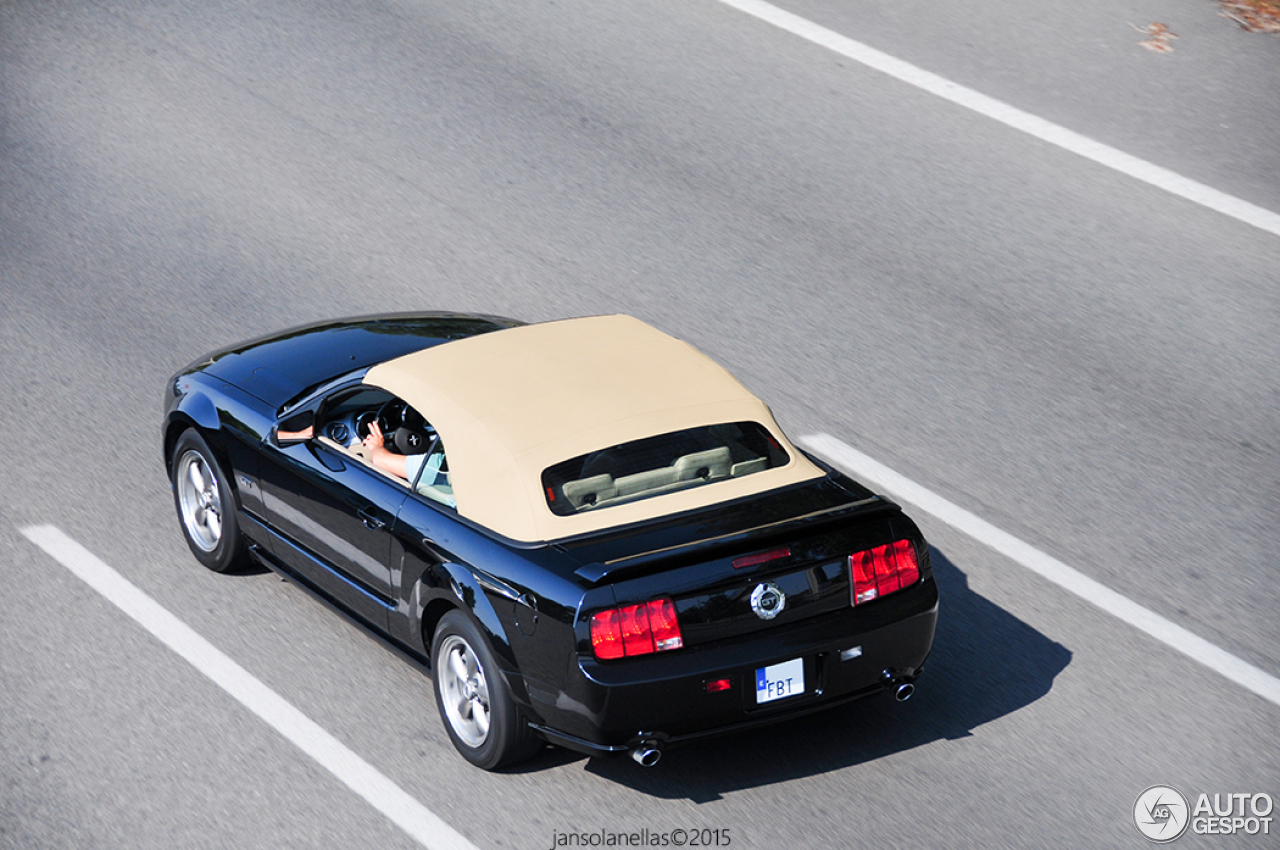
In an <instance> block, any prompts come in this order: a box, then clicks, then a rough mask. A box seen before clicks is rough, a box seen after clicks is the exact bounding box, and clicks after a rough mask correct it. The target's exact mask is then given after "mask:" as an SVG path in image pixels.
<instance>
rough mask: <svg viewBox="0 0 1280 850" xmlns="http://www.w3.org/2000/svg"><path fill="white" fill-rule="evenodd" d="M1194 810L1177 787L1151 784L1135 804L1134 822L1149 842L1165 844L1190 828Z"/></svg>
mask: <svg viewBox="0 0 1280 850" xmlns="http://www.w3.org/2000/svg"><path fill="white" fill-rule="evenodd" d="M1190 821H1191V812H1190V810H1189V809H1188V807H1187V798H1186V797H1184V796H1182V794H1181V792H1179V791H1178V789H1177V788H1170V787H1169V786H1168V785H1152V786H1151V787H1150V788H1148V789H1147V790H1146V791H1143V792H1142V793H1141V794H1139V795H1138V800H1137V802H1135V803H1134V804H1133V822H1134V824H1136V825H1137V827H1138V831H1139V832H1141V833H1142V835H1143V837H1144V838H1146V839H1147V840H1148V841H1154V842H1156V843H1157V844H1164V843H1166V842H1169V841H1173V840H1174V839H1175V838H1177V837H1178V836H1180V835H1182V833H1184V832H1186V831H1187V824H1188V823H1190Z"/></svg>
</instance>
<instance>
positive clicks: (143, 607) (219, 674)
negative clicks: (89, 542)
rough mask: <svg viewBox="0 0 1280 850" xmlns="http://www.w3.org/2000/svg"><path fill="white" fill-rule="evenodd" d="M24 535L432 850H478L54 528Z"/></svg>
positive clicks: (34, 529) (27, 530) (36, 529)
mask: <svg viewBox="0 0 1280 850" xmlns="http://www.w3.org/2000/svg"><path fill="white" fill-rule="evenodd" d="M22 533H23V534H24V535H25V536H26V537H27V539H29V540H30V541H31V542H33V543H35V544H36V545H37V546H39V547H40V548H41V549H43V550H44V551H45V552H47V553H48V554H49V555H50V556H52V557H53V558H54V559H55V560H57V561H58V562H59V563H61V564H62V565H63V566H64V567H66V568H67V569H68V570H70V571H71V572H72V573H74V574H75V575H76V576H77V577H79V578H80V579H82V580H83V581H84V582H85V583H86V584H88V585H89V586H90V587H92V588H93V589H94V590H96V591H97V592H98V593H100V594H102V595H103V596H104V597H106V599H107V600H108V601H109V602H110V603H111V604H112V605H115V606H116V607H117V608H119V609H120V610H121V611H123V612H124V613H126V614H128V615H129V616H130V617H131V618H133V620H134V621H136V622H137V623H138V625H140V626H142V627H143V628H144V629H146V630H147V631H149V632H151V634H152V635H154V636H155V637H156V638H157V639H158V640H159V641H160V642H161V643H163V644H164V645H165V646H167V647H169V648H170V649H171V650H173V651H174V652H176V653H177V654H178V655H180V656H182V657H183V658H184V659H186V661H187V662H188V663H190V664H191V665H192V666H193V667H195V668H196V669H197V670H199V671H200V672H201V673H203V674H204V675H205V676H207V677H208V678H209V679H210V680H212V681H213V682H214V683H215V684H216V685H218V687H220V688H222V689H223V690H224V691H226V692H227V693H228V694H230V695H231V696H233V697H235V698H236V699H237V700H238V701H239V702H240V703H241V704H242V705H244V707H245V708H247V709H249V710H250V711H252V712H253V713H254V714H256V715H258V717H260V718H261V719H262V720H264V721H266V723H267V724H268V725H269V726H271V727H272V728H273V729H275V730H276V731H277V732H279V733H280V734H281V735H283V736H284V737H285V738H287V739H288V740H289V741H291V742H292V743H293V744H294V745H295V746H297V747H298V749H300V750H302V751H303V752H304V753H306V754H307V755H309V756H310V757H311V758H313V759H315V760H316V761H317V762H318V763H319V764H320V766H321V767H323V768H324V769H325V770H327V771H329V772H330V773H332V774H333V775H334V776H335V777H337V778H338V779H339V780H340V781H341V782H342V783H343V784H344V785H346V786H347V787H348V788H350V789H351V790H352V791H354V792H355V793H356V794H358V795H359V796H360V797H362V798H363V799H364V800H365V801H366V802H368V803H369V804H370V805H371V806H373V807H374V808H375V809H377V810H378V811H379V812H381V813H382V814H383V815H385V816H386V817H387V818H388V819H389V820H390V821H391V822H392V823H394V824H395V825H396V826H398V827H400V828H401V829H402V830H404V831H405V832H406V833H407V834H408V835H409V836H410V837H411V838H413V839H415V840H416V841H417V842H418V843H419V844H421V845H422V846H423V847H426V848H429V850H477V848H476V846H475V845H474V844H472V843H471V842H470V841H468V840H467V839H466V838H464V837H463V836H462V835H461V834H460V833H458V832H456V831H455V830H454V829H453V828H452V827H451V826H449V825H448V824H447V823H445V822H444V821H442V820H441V819H440V818H439V817H437V816H436V815H435V814H434V813H433V812H432V811H431V810H430V809H428V808H427V807H426V806H424V805H422V803H420V802H418V801H417V800H416V799H414V798H413V797H412V796H410V795H409V794H408V793H407V792H406V791H405V790H404V789H403V788H401V787H400V786H399V785H397V784H395V783H394V782H392V781H391V780H390V779H388V778H387V777H386V776H385V775H384V774H383V773H381V772H380V771H379V770H378V769H377V768H375V767H374V766H373V765H371V764H369V763H368V762H367V761H365V760H364V759H362V758H361V757H360V756H358V755H356V753H355V752H353V751H352V750H351V749H349V748H348V747H347V746H346V745H344V744H343V743H342V742H341V741H339V740H338V739H337V738H335V737H333V735H331V734H329V733H328V732H326V731H325V730H324V729H323V728H322V727H321V726H320V725H319V724H317V723H316V722H315V721H314V720H312V719H311V718H309V717H307V716H306V715H305V714H303V713H302V712H301V711H299V710H298V709H297V708H295V707H294V706H293V705H292V704H291V703H290V702H289V701H288V700H286V699H285V698H284V697H282V696H280V695H279V694H277V693H276V692H275V691H273V690H271V689H270V688H268V687H267V686H266V685H265V684H263V683H262V682H261V681H260V680H259V679H257V678H256V677H254V676H253V675H252V674H250V673H249V672H248V671H247V670H245V669H244V668H243V667H241V666H240V665H239V664H237V663H236V662H235V661H233V660H231V658H229V657H228V656H227V655H226V654H224V653H223V652H222V651H221V650H219V649H218V648H217V647H215V646H214V645H213V644H211V643H209V642H208V641H207V640H205V639H204V638H202V637H201V636H200V635H199V634H197V633H196V632H195V630H193V629H192V628H191V627H190V626H188V625H187V624H186V623H184V622H182V621H181V620H179V619H178V618H177V617H175V616H174V615H173V614H171V613H169V611H168V609H166V608H165V607H163V606H162V605H160V603H158V602H156V601H155V600H154V599H152V598H151V597H150V596H148V595H147V594H146V593H143V592H142V591H141V590H140V589H138V587H137V586H136V585H134V584H132V583H131V582H130V581H129V580H128V579H126V578H125V577H124V576H122V575H120V573H118V572H116V571H115V570H114V569H112V568H111V567H109V566H108V565H107V564H105V563H104V562H103V561H101V560H100V559H99V558H98V557H97V556H96V555H94V554H93V553H92V552H90V551H89V550H88V549H86V548H84V547H83V546H81V545H80V544H79V543H77V542H76V541H75V540H72V539H71V538H70V537H68V536H67V535H66V534H64V533H63V532H62V531H61V530H60V529H58V528H56V527H54V526H51V525H40V526H33V527H31V528H24V529H23V530H22Z"/></svg>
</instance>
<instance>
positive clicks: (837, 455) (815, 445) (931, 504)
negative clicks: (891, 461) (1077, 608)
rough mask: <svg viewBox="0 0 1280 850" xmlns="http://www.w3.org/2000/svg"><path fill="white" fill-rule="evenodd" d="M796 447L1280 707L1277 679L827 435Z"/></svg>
mask: <svg viewBox="0 0 1280 850" xmlns="http://www.w3.org/2000/svg"><path fill="white" fill-rule="evenodd" d="M798 442H800V443H801V444H802V445H804V446H805V447H807V448H809V449H811V450H812V451H813V452H814V453H816V454H820V455H823V456H824V457H826V458H827V459H829V460H830V461H832V462H833V463H835V464H836V465H837V466H839V467H841V468H843V469H845V470H847V471H849V472H850V473H852V474H853V475H854V477H856V478H860V479H862V480H863V481H865V482H869V483H874V484H876V485H878V486H880V487H883V488H884V489H885V491H886V492H887V493H888V494H890V495H892V496H895V497H897V498H900V499H902V500H903V501H906V502H910V503H911V504H913V505H915V506H917V507H919V508H920V509H922V510H924V511H926V512H927V513H930V514H933V516H935V517H937V518H938V519H940V520H942V521H943V522H945V523H946V524H947V525H950V526H952V527H953V528H956V529H959V530H960V531H962V532H964V533H965V534H967V535H969V536H970V537H972V538H973V539H974V540H977V541H978V542H979V543H982V544H983V545H985V546H988V547H990V548H992V549H994V550H995V551H997V552H999V553H1000V554H1001V555H1004V556H1005V557H1006V558H1008V559H1010V560H1011V561H1014V562H1015V563H1018V564H1021V565H1022V566H1024V567H1026V568H1027V569H1029V570H1031V571H1032V572H1033V573H1036V574H1037V575H1039V576H1042V577H1043V578H1046V579H1048V580H1049V581H1051V582H1053V583H1054V584H1056V585H1058V586H1059V587H1061V588H1064V589H1065V590H1069V591H1070V592H1072V593H1074V594H1075V595H1076V596H1079V597H1080V598H1081V599H1083V600H1085V601H1086V602H1089V603H1090V604H1092V605H1095V606H1097V607H1098V608H1101V609H1102V610H1103V611H1105V612H1106V613H1108V614H1111V615H1112V616H1114V617H1118V618H1119V619H1121V620H1123V621H1124V622H1126V623H1128V624H1129V625H1131V626H1133V627H1134V628H1137V629H1139V630H1141V631H1143V632H1146V633H1147V634H1148V635H1150V636H1151V637H1153V638H1155V639H1156V640H1158V641H1160V642H1161V643H1163V644H1166V645H1168V646H1170V647H1172V648H1173V649H1176V650H1177V651H1178V652H1181V653H1182V654H1183V655H1186V656H1187V657H1188V658H1191V659H1192V660H1193V661H1198V662H1199V663H1201V664H1203V665H1204V666H1206V667H1208V668H1209V669H1211V670H1214V671H1216V672H1218V673H1221V674H1222V675H1223V676H1225V677H1227V678H1228V679H1230V680H1231V681H1233V682H1235V683H1236V684H1237V685H1240V686H1241V687H1244V688H1247V689H1249V690H1251V691H1253V692H1254V693H1255V694H1257V695H1258V696H1260V697H1262V698H1264V699H1267V700H1270V701H1271V702H1273V703H1275V704H1276V705H1280V679H1277V678H1276V677H1274V676H1272V675H1270V674H1268V673H1266V672H1264V671H1262V670H1260V669H1258V668H1257V667H1254V666H1253V665H1252V664H1249V663H1248V662H1246V661H1243V660H1241V659H1239V658H1237V657H1236V656H1234V655H1232V654H1231V653H1229V652H1227V651H1226V650H1224V649H1220V648H1218V647H1217V646H1215V645H1214V644H1212V643H1209V641H1207V640H1205V639H1204V638H1202V637H1199V636H1198V635H1195V634H1193V633H1191V632H1189V631H1187V630H1186V629H1184V628H1183V627H1182V626H1179V625H1178V624H1177V623H1174V622H1172V621H1171V620H1168V619H1166V618H1164V617H1162V616H1160V615H1159V614H1157V613H1155V612H1154V611H1151V610H1150V609H1147V608H1144V607H1142V606H1141V605H1139V604H1138V603H1136V602H1134V601H1132V600H1130V599H1129V598H1127V597H1125V596H1121V595H1120V594H1119V593H1116V592H1115V591H1114V590H1112V589H1111V588H1109V587H1107V586H1106V585H1104V584H1101V583H1099V582H1097V581H1094V580H1093V579H1091V578H1089V577H1088V576H1086V575H1085V574H1084V573H1082V572H1080V571H1079V570H1076V569H1074V568H1072V567H1069V566H1067V565H1066V564H1064V563H1063V562H1062V561H1059V560H1058V559H1057V558H1055V557H1053V556H1052V555H1048V554H1046V553H1044V552H1041V551H1040V550H1039V549H1037V548H1035V547H1034V546H1031V545H1030V544H1028V543H1024V542H1022V541H1021V540H1019V539H1018V538H1016V537H1014V536H1013V535H1012V534H1009V533H1007V532H1004V531H1001V530H1000V529H998V528H996V527H995V526H994V525H992V524H991V523H989V522H987V521H986V520H984V519H981V518H979V517H978V516H976V515H975V514H972V513H970V512H969V511H966V510H965V509H964V508H962V507H960V506H959V505H957V504H955V503H954V502H949V501H947V500H946V499H944V498H942V497H941V496H939V495H938V494H937V493H934V492H933V491H931V490H927V489H925V488H924V487H922V486H920V485H919V484H917V483H915V482H914V481H912V480H911V479H909V478H906V477H904V476H902V475H900V474H898V473H897V472H894V471H893V470H892V469H890V468H889V467H887V466H885V465H884V464H882V463H880V462H879V461H876V460H873V459H872V458H870V457H867V456H866V455H865V454H863V453H862V452H860V451H858V450H857V449H854V448H851V447H850V446H847V445H845V444H844V443H842V442H840V441H839V440H837V439H836V438H835V437H832V436H830V435H829V434H812V435H809V436H806V437H801V438H800V439H799V441H798Z"/></svg>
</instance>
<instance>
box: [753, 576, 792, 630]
mask: <svg viewBox="0 0 1280 850" xmlns="http://www.w3.org/2000/svg"><path fill="white" fill-rule="evenodd" d="M786 606H787V595H786V594H785V593H783V592H782V588H780V587H778V586H777V585H776V584H774V583H773V582H771V581H766V582H763V583H762V584H758V585H756V589H755V590H753V591H751V610H752V611H755V612H756V616H757V617H759V618H760V619H761V620H772V619H773V618H774V617H776V616H778V615H779V614H781V613H782V609H783V608H785V607H786Z"/></svg>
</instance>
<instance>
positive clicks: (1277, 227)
mask: <svg viewBox="0 0 1280 850" xmlns="http://www.w3.org/2000/svg"><path fill="white" fill-rule="evenodd" d="M719 2H721V3H723V4H725V5H726V6H731V7H733V8H734V9H737V10H738V11H740V12H745V13H746V14H748V15H751V16H752V17H755V18H758V19H759V20H762V21H764V22H766V23H768V24H771V25H773V26H775V27H778V28H779V29H782V30H786V31H787V32H789V33H791V34H793V35H797V36H799V37H800V38H803V39H805V40H807V41H810V42H812V43H814V44H817V45H819V46H821V47H825V48H827V49H828V50H831V51H833V52H835V53H838V54H840V55H841V56H844V57H845V58H847V59H852V60H853V61H855V62H858V63H860V64H862V65H865V66H867V67H868V68H872V69H874V70H876V71H880V72H882V73H885V74H888V75H889V76H891V77H894V78H895V79H898V80H901V81H902V82H904V83H907V84H908V85H912V86H915V87H916V88H919V89H922V90H924V91H927V92H929V93H930V94H935V95H937V96H938V97H941V98H943V99H945V100H948V101H950V102H952V103H954V104H957V105H959V106H963V107H964V108H966V109H970V110H972V111H974V112H976V113H978V114H979V115H984V116H986V117H987V118H990V119H992V120H994V121H999V122H1000V123H1001V124H1004V125H1006V126H1009V127H1012V128H1013V129H1015V130H1019V131H1021V132H1023V133H1027V134H1028V135H1031V136H1034V137H1036V138H1037V139H1040V140H1042V141H1045V142H1048V143H1049V144H1051V145H1056V146H1057V147H1059V148H1062V149H1063V150H1068V151H1071V152H1072V153H1076V154H1079V155H1080V156H1082V157H1085V158H1086V159H1090V160H1093V161H1094V162H1096V163H1098V164H1100V165H1105V166H1106V167H1108V168H1112V169H1115V170H1116V171H1119V172H1120V173H1122V174H1126V175H1128V176H1129V177H1133V178H1134V179H1136V180H1141V181H1142V182H1144V183H1147V184H1149V185H1151V186H1155V187H1157V188H1159V189H1163V190H1165V191H1166V192H1170V193H1172V194H1174V195H1177V196H1178V197H1180V198H1185V199H1186V200H1188V201H1192V202H1193V203H1197V204H1199V205H1201V206H1203V207H1207V208H1209V209H1211V210H1214V211H1216V212H1220V213H1222V214H1223V215H1227V216H1230V217H1231V218H1234V219H1236V220H1237V221H1242V222H1244V223H1245V224H1251V225H1253V226H1254V227H1257V228H1259V229H1261V230H1265V231H1266V232H1268V233H1270V234H1273V235H1275V236H1280V214H1278V213H1274V212H1272V211H1271V210H1268V209H1264V208H1263V207H1260V206H1257V205H1256V204H1251V203H1249V202H1248V201H1245V200H1242V199H1240V198H1237V197H1235V196H1234V195H1228V194H1227V193H1226V192H1222V191H1219V190H1217V189H1214V188H1212V187H1210V186H1206V185H1204V184H1203V183H1198V182H1196V181H1195V180H1191V179H1190V178H1187V177H1183V176H1182V175H1180V174H1177V173H1175V172H1173V171H1170V170H1169V169H1167V168H1163V167H1161V166H1159V165H1155V164H1153V163H1150V162H1147V161H1146V160H1143V159H1139V158H1138V157H1136V156H1133V155H1131V154H1127V153H1125V152H1124V151H1121V150H1118V149H1117V148H1113V147H1111V146H1110V145H1104V144H1103V143H1101V142H1098V141H1095V140H1093V139H1090V138H1089V137H1088V136H1083V135H1081V134H1080V133H1077V132H1075V131H1073V130H1068V129H1067V128H1066V127H1062V126H1060V125H1058V124H1054V123H1053V122H1051V121H1046V120H1045V119H1043V118H1039V117H1037V116H1035V115H1032V114H1031V113H1029V112H1024V111H1023V110H1021V109H1018V108H1017V107H1016V106H1010V105H1009V104H1007V103H1004V102H1003V101H999V100H996V99H995V98H993V97H988V96H987V95H985V94H982V93H981V92H978V91H974V90H973V89H971V88H968V87H966V86H962V85H960V84H959V83H955V82H952V81H951V80H948V79H947V78H945V77H941V76H939V75H937V74H935V73H933V72H931V71H926V70H924V69H923V68H918V67H916V66H915V65H912V64H911V63H909V62H904V61H902V60H901V59H897V58H895V57H893V56H890V55H889V54H887V53H883V52H881V51H879V50H876V49H875V48H873V47H868V46H867V45H865V44H863V43H861V42H858V41H854V40H853V39H851V38H849V37H847V36H843V35H840V34H839V33H837V32H834V31H833V30H829V29H827V28H826V27H823V26H820V25H818V24H815V23H814V22H813V21H810V20H808V19H807V18H802V17H800V16H799V15H796V14H793V13H791V12H787V11H784V10H783V9H779V8H778V7H777V6H774V5H772V4H770V3H765V2H763V1H762V0H719Z"/></svg>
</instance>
